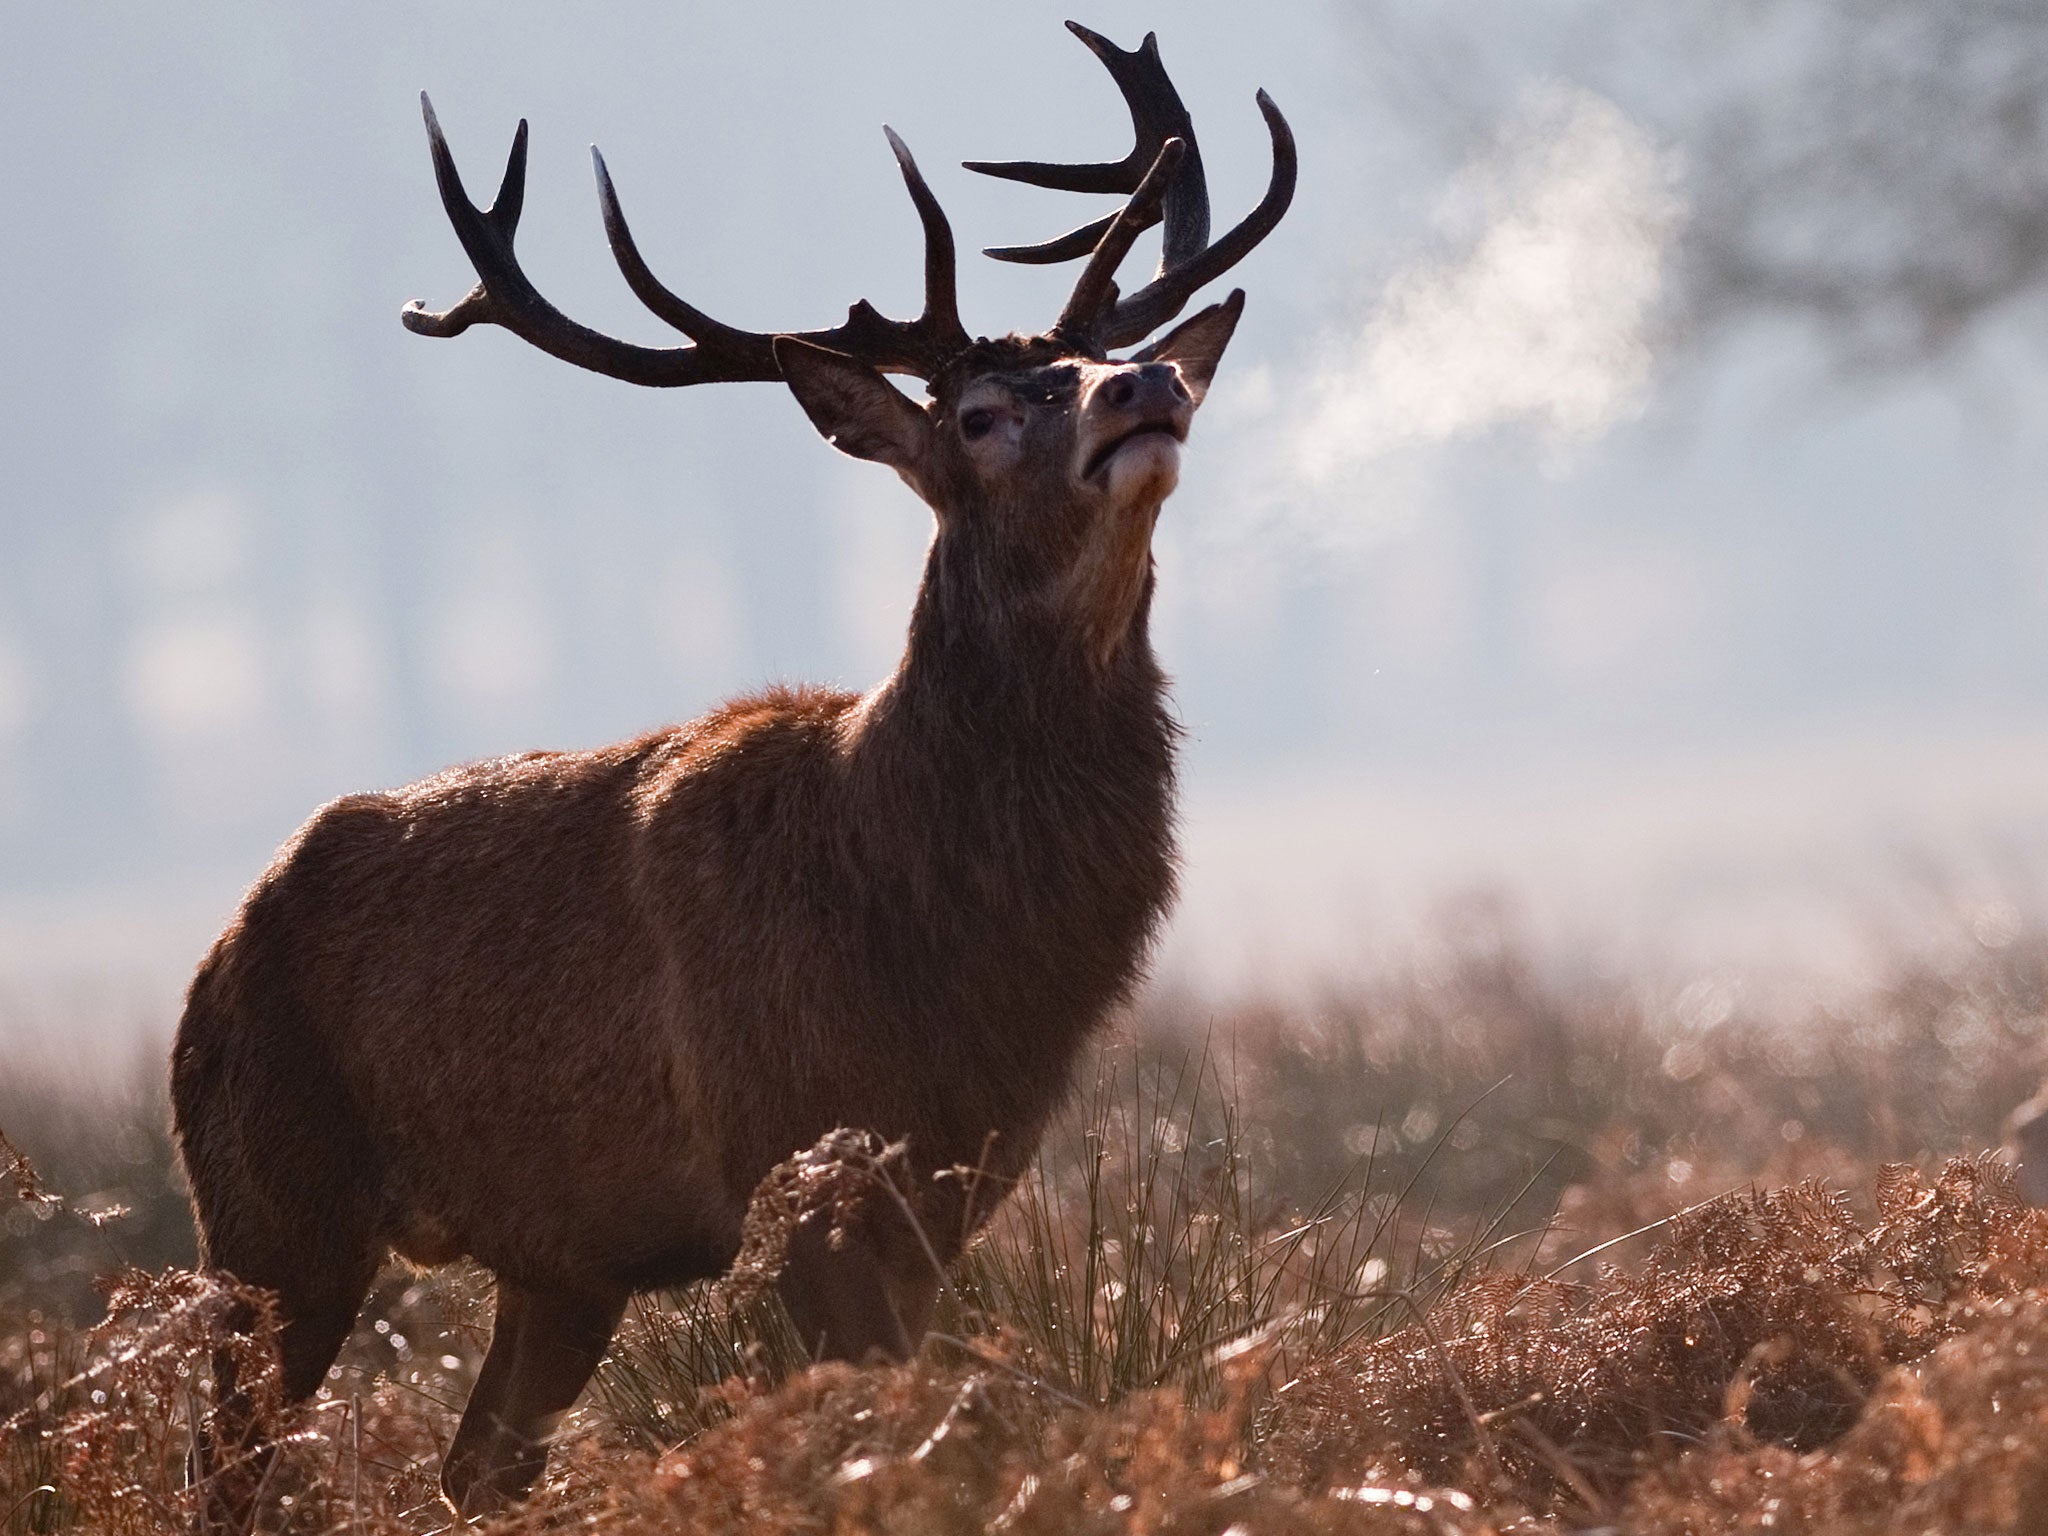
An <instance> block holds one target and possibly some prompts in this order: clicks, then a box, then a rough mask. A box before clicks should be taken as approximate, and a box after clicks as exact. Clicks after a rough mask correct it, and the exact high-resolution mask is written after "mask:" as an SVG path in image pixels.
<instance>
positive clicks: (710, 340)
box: [400, 92, 969, 387]
mask: <svg viewBox="0 0 2048 1536" xmlns="http://www.w3.org/2000/svg"><path fill="white" fill-rule="evenodd" d="M420 105H421V110H422V112H423V114H424V116H425V118H426V124H427V143H428V147H429V150H430V151H431V153H432V155H433V161H434V177H435V180H436V182H437V183H438V184H439V186H440V189H441V204H442V206H443V207H444V208H445V209H446V210H447V213H448V221H449V223H450V224H452V225H453V226H454V229H455V234H456V238H457V239H459V240H460V241H461V242H462V248H463V250H464V251H465V252H467V253H468V255H469V259H470V262H471V264H472V265H473V266H474V267H475V268H476V270H477V276H478V277H479V279H480V281H479V282H478V283H477V285H476V287H474V288H472V289H471V290H470V291H469V292H468V293H467V294H466V295H464V296H463V298H462V299H461V300H460V301H459V302H457V303H456V304H455V305H453V306H452V307H451V308H449V309H446V310H442V311H439V312H436V311H431V310H429V309H427V308H426V306H425V305H423V304H421V303H420V301H419V300H417V299H414V300H413V301H411V302H410V303H408V304H407V305H406V306H405V310H404V312H403V314H402V315H401V316H400V318H401V319H403V320H404V322H405V324H406V328H407V329H408V330H412V331H416V332H418V333H419V334H421V335H423V336H459V335H461V334H462V332H464V331H466V330H468V329H469V327H470V326H472V325H477V324H488V325H499V326H503V327H504V328H505V329H506V330H509V331H511V332H512V333H513V334H514V335H516V336H518V337H520V338H521V339H522V340H524V341H527V342H530V343H532V344H533V345H534V346H536V347H539V348H540V349H541V350H542V351H543V352H547V353H549V354H550V355H552V356H554V357H559V358H561V359H562V360H563V361H565V362H570V363H574V364H576V365H577V366H578V367H582V368H588V369H591V370H592V371H594V372H597V373H602V374H607V375H609V376H610V377H612V378H615V379H623V380H625V381H626V382H627V383H629V384H649V385H655V386H663V387H675V386H681V385H688V384H709V383H722V382H741V381H766V380H773V379H779V378H781V377H782V370H781V368H780V366H778V365H777V363H776V361H775V346H774V343H775V337H774V335H772V334H768V333H764V332H758V331H746V330H741V329H739V328H738V327H737V326H731V325H727V324H725V323H724V322H723V321H720V320H715V319H713V318H712V317H711V316H710V315H707V314H705V313H704V311H702V310H701V309H698V308H697V307H696V306H695V305H694V304H691V303H689V302H688V301H687V300H685V299H683V298H681V297H679V296H678V295H677V294H675V293H673V292H671V291H670V290H669V289H668V288H667V287H665V286H664V285H663V284H662V282H661V280H660V279H659V278H657V277H655V275H654V273H653V271H652V269H650V268H649V267H648V265H647V262H646V260H645V259H644V258H643V257H642V256H641V254H640V249H639V247H638V246H637V245H636V244H635V243H634V240H633V233H632V230H631V229H630V228H628V227H627V224H626V215H625V212H624V210H623V209H622V208H621V207H620V205H619V195H618V189H617V188H616V187H614V186H613V185H612V178H611V172H610V170H609V169H608V168H607V167H606V165H605V163H604V156H602V155H601V154H599V153H598V152H597V150H596V148H595V147H594V146H593V147H592V149H591V152H590V153H591V161H592V165H593V168H594V170H595V171H596V175H597V195H598V203H599V206H600V208H601V210H602V212H603V215H604V228H605V236H606V239H607V240H608V241H609V243H610V245H611V249H612V257H613V259H614V260H615V261H617V262H618V265H619V271H620V273H621V274H623V275H624V277H625V279H626V284H627V286H628V287H630V288H631V289H632V290H633V293H634V295H635V297H637V298H638V299H639V300H640V302H641V303H643V304H645V305H646V306H647V307H648V309H650V310H652V311H653V312H654V314H655V315H656V316H658V317H659V318H660V319H662V320H663V321H665V322H666V323H668V324H669V325H672V326H674V327H675V328H676V329H677V330H679V331H681V332H682V333H683V334H684V335H685V336H688V337H689V338H690V340H691V341H692V342H693V343H694V345H692V346H688V347H643V346H639V345H636V344H635V343H633V342H628V341H619V340H617V339H615V338H613V337H610V336H606V335H604V334H602V333H601V332H598V331H593V330H591V329H589V328H588V327H587V326H583V325H579V324H578V323H577V322H576V321H574V320H571V319H570V318H569V317H568V316H567V315H564V314H563V313H562V312H561V311H560V310H558V309H556V308H555V307H554V306H553V305H552V304H550V303H548V301H547V300H546V299H544V298H542V297H541V296H540V293H539V292H538V290H536V289H535V288H534V286H533V284H532V282H531V281H530V280H529V279H528V278H527V276H526V273H525V272H524V271H523V270H522V269H521V268H520V265H519V262H518V259H517V257H516V256H514V254H513V250H512V241H513V236H514V235H515V234H516V232H517V230H518V226H519V214H520V210H521V207H522V205H523V204H524V202H525V197H526V138H527V133H526V124H525V122H524V121H522V122H521V123H520V125H519V131H518V133H517V134H515V135H514V137H513V140H512V153H511V156H510V158H509V159H508V160H507V162H506V165H505V177H504V181H503V182H502V184H501V185H500V186H499V188H498V198H497V201H496V202H494V203H493V204H492V205H491V206H490V207H489V208H488V209H479V208H478V207H477V206H476V205H475V204H474V203H472V202H471V201H470V200H469V194H468V193H467V192H465V191H464V190H463V186H462V178H461V175H460V174H459V173H458V172H457V171H456V169H455V157H454V155H453V154H452V153H451V152H450V150H449V148H448V140H447V136H446V135H445V134H443V133H442V131H441V124H440V120H439V119H438V118H437V117H436V116H435V114H434V107H433V103H432V102H431V101H429V100H428V99H427V97H426V94H425V93H424V92H422V93H421V95H420ZM884 131H885V132H887V131H888V130H884ZM889 143H890V146H891V147H892V148H893V149H894V150H895V152H896V161H897V164H898V166H899V167H900V168H901V170H902V172H903V179H904V183H905V184H906V185H907V186H908V187H909V189H910V196H911V200H912V201H913V202H914V203H915V204H916V205H917V211H918V217H919V219H920V220H921V221H922V223H923V226H924V243H925V306H924V313H923V314H921V315H920V316H919V317H918V318H917V319H915V320H908V321H906V320H890V319H888V318H886V317H884V316H883V315H882V314H881V313H880V312H878V311H877V310H876V309H875V307H874V306H873V305H871V304H869V303H868V302H867V301H866V300H865V299H863V300H861V301H860V302H859V303H857V304H855V305H854V306H853V308H852V309H851V310H849V311H848V312H847V316H846V321H845V323H844V324H842V325H838V326H834V327H832V328H830V329H828V330H816V331H795V332H790V333H788V334H792V335H795V336H797V337H799V338H801V339H802V340H805V341H809V342H813V343H815V344H817V345H819V346H824V347H831V348H833V349H834V350H836V351H841V352H846V353H849V354H851V355H852V356H855V357H859V358H861V359H863V360H865V361H866V362H869V363H872V364H873V365H874V366H875V367H877V368H882V369H886V370H888V371H890V372H894V373H908V374H914V375H916V376H917V377H920V378H926V379H929V378H932V377H933V376H935V375H936V373H937V372H938V370H939V369H940V368H941V367H943V366H944V364H945V362H946V361H947V359H949V358H951V357H952V356H954V355H955V354H956V353H958V352H959V351H960V350H961V349H962V348H964V347H966V346H967V345H968V344H969V337H968V336H967V333H966V331H965V329H964V328H963V327H962V326H961V323H960V309H959V300H958V297H957V293H956V288H955V282H954V263H955V252H954V247H953V231H952V228H951V226H949V225H948V224H947V222H946V215H945V211H944V210H943V209H941V208H940V207H939V202H938V199H937V198H936V197H934V196H933V195H932V191H931V188H930V187H929V186H927V185H926V184H925V180H924V177H923V176H922V175H921V174H919V172H918V169H917V163H916V162H915V161H914V160H912V159H911V157H910V151H909V150H908V149H907V148H906V147H905V146H904V144H903V141H902V140H901V139H899V138H898V137H897V136H896V135H895V134H894V133H893V132H890V133H889Z"/></svg>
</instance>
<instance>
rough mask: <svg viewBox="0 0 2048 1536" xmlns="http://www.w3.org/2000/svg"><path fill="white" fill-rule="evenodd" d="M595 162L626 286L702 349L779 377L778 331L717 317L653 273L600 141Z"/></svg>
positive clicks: (607, 229)
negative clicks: (743, 326) (621, 203)
mask: <svg viewBox="0 0 2048 1536" xmlns="http://www.w3.org/2000/svg"><path fill="white" fill-rule="evenodd" d="M590 164H591V169H592V170H593V171H594V172H595V173H596V176H597V202H598V209H599V211H600V213H601V214H602V215H603V218H604V234H605V240H606V242H607V243H609V244H610V246H611V248H612V260H614V261H616V262H617V263H618V264H619V273H620V275H621V276H623V277H624V278H625V279H626V286H627V287H628V288H631V289H632V290H633V297H634V298H636V299H638V300H639V301H640V302H641V303H642V304H645V305H646V306H647V307H648V309H650V310H652V311H653V312H654V314H655V316H656V317H657V318H658V319H660V320H662V321H664V322H666V323H667V324H669V325H672V326H674V327H675V328H676V329H677V330H679V331H681V332H682V333H683V334H684V335H685V336H687V337H689V338H690V340H692V341H694V342H695V343H697V348H698V350H700V351H714V350H715V351H720V352H724V353H725V354H726V355H727V356H728V357H730V358H731V359H732V360H733V361H734V362H740V361H741V360H742V359H744V361H745V362H746V363H748V364H751V365H752V366H753V368H754V369H755V370H756V371H755V372H754V373H752V374H750V375H749V377H753V378H760V379H776V378H780V377H781V376H782V373H781V370H780V369H779V368H777V367H776V365H775V348H774V338H773V337H771V336H763V335H761V334H759V333H758V332H755V331H742V330H739V329H737V328H736V327H734V326H730V325H727V324H726V323H725V322H724V321H722V320H714V319H713V318H712V317H711V316H709V315H707V314H705V313H704V311H703V310H701V309H699V308H697V306H696V305H694V304H692V303H690V302H689V301H688V300H686V299H684V298H682V297H681V296H680V295H678V294H676V293H673V292H671V291H670V290H669V289H668V287H667V286H666V285H664V284H663V283H662V281H661V279H660V278H658V277H656V276H655V275H654V272H653V269H652V268H650V267H649V266H648V265H647V262H646V260H645V259H644V258H643V257H642V256H641V254H640V247H639V246H637V245H635V244H634V243H633V231H632V230H631V229H629V228H627V227H626V212H625V210H624V209H623V208H621V207H620V206H619V193H618V189H617V188H616V187H614V186H613V185H612V173H611V170H610V168H609V167H607V166H606V165H605V163H604V156H603V155H602V154H600V153H599V152H598V148H597V146H596V145H595V144H593V145H591V146H590Z"/></svg>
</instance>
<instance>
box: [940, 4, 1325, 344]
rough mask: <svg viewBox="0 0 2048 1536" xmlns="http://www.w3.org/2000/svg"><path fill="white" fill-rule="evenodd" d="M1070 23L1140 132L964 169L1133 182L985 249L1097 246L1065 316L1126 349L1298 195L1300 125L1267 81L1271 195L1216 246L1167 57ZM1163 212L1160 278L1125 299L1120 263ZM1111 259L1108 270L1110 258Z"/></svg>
mask: <svg viewBox="0 0 2048 1536" xmlns="http://www.w3.org/2000/svg"><path fill="white" fill-rule="evenodd" d="M1067 29H1068V30H1069V31H1070V32H1072V33H1073V34H1074V35H1075V36H1076V37H1078V38H1079V39H1080V40H1081V41H1082V42H1083V43H1085V44H1086V45H1087V46H1088V49H1089V51H1090V52H1092V53H1093V54H1094V55H1095V56H1096V57H1097V58H1098V59H1100V60H1102V62H1103V64H1104V66H1105V67H1106V68H1107V69H1108V70H1109V73H1110V76H1111V78H1112V79H1114V80H1115V81H1116V84H1117V88H1118V90H1120V91H1121V92H1122V93H1123V97H1124V103H1125V105H1127V106H1128V107H1129V108H1130V112H1131V126H1132V128H1133V130H1134V131H1135V133H1136V136H1137V142H1136V143H1135V144H1134V145H1133V146H1132V148H1131V151H1130V153H1129V154H1127V155H1125V156H1124V157H1123V159H1121V160H1114V161H1104V162H1101V163H1097V164H1090V165H1054V164H1049V163H1047V162H1045V161H1038V160H1008V161H989V160H969V161H968V162H966V165H967V169H969V170H970V171H979V172H981V173H982V174H983V175H987V176H1000V177H1002V178H1004V179H1005V180H1008V181H1021V182H1026V183H1028V184H1029V185H1031V186H1036V187H1050V188H1052V189H1054V190H1055V191H1062V192H1127V193H1131V194H1133V195H1132V197H1131V201H1130V202H1129V203H1127V204H1126V205H1125V207H1124V208H1123V210H1122V211H1121V212H1119V213H1114V214H1111V215H1109V216H1108V217H1106V218H1101V219H1096V220H1094V221H1093V222H1091V223H1088V224H1083V225H1082V226H1081V227H1080V228H1079V229H1075V230H1070V231H1068V232H1067V233H1066V234H1064V235H1061V236H1058V237H1057V238H1055V239H1052V240H1047V241H1045V242H1043V243H1042V244H1039V245H1023V246H997V247H992V248H991V249H989V250H988V251H987V252H986V254H987V255H990V256H993V257H995V258H996V259H997V260H998V261H1021V262H1056V261H1071V260H1073V259H1074V258H1076V257H1078V256H1091V260H1090V261H1089V264H1088V266H1087V268H1086V269H1084V270H1083V272H1082V275H1081V278H1080V281H1079V282H1077V283H1076V284H1075V288H1074V294H1073V297H1072V298H1070V299H1069V300H1068V301H1067V306H1066V309H1065V310H1064V311H1062V313H1061V316H1060V322H1059V323H1060V326H1062V327H1068V328H1069V329H1071V327H1072V324H1073V323H1091V322H1092V326H1093V331H1094V341H1095V344H1096V345H1097V346H1098V347H1102V348H1111V347H1125V346H1130V345H1131V344H1133V343H1134V342H1138V341H1142V340H1143V339H1144V338H1145V337H1147V336H1149V335H1150V334H1151V333H1152V332H1153V331H1155V330H1157V329H1158V328H1159V327H1160V326H1162V325H1164V324H1165V323H1166V322H1167V321H1169V320H1171V319H1172V318H1173V317H1174V316H1175V315H1177V314H1179V313H1180V312H1181V310H1182V309H1183V308H1184V307H1185V306H1186V304H1187V302H1188V300H1189V299H1190V298H1192V297H1193V296H1194V294H1195V292H1196V290H1197V289H1199V288H1201V287H1202V286H1203V285H1204V284H1206V283H1210V282H1213V281H1214V280H1215V279H1216V278H1218V277H1221V276H1222V275H1223V274H1224V273H1225V272H1227V271H1229V270H1230V269H1231V268H1232V267H1234V266H1236V265H1237V263H1238V262H1240V261H1242V260H1243V259H1244V258H1245V256H1246V255H1248V254H1249V253H1250V252H1251V250H1252V248H1253V247H1254V246H1256V245H1257V244H1258V243H1259V242H1260V241H1261V240H1263V239H1265V238H1266V236H1267V235H1268V234H1270V233H1271V232H1272V229H1273V226H1274V225H1276V224H1278V223H1279V222H1280V216H1281V215H1282V214H1284V213H1285V212H1286V211H1287V205H1288V203H1289V202H1291V201H1292V200H1293V198H1294V181H1295V170H1296V162H1295V152H1294V134H1293V132H1292V130H1290V129H1289V128H1288V126H1287V119H1286V118H1284V117H1282V116H1281V115H1280V109H1279V108H1278V107H1277V106H1275V105H1274V104H1273V98H1272V97H1270V96H1268V95H1267V94H1266V93H1265V92H1264V91H1260V92H1259V93H1258V103H1259V111H1260V112H1261V113H1262V114H1264V116H1265V119H1266V130H1267V132H1268V133H1269V134H1270V135H1271V136H1272V140H1273V174H1272V178H1271V180H1270V181H1269V182H1268V183H1267V186H1266V195H1265V196H1264V197H1262V198H1261V199H1260V200H1259V203H1258V206H1257V207H1255V208H1254V209H1252V211H1251V212H1250V213H1249V214H1247V215H1246V216H1245V217H1244V219H1243V220H1242V221H1241V222H1239V223H1238V224H1237V225H1236V226H1235V227H1234V228H1232V229H1231V230H1230V232H1229V233H1228V234H1226V235H1224V237H1223V238H1222V239H1221V240H1218V241H1217V242H1216V243H1215V244H1213V245H1211V244H1210V243H1209V187H1208V180H1207V177H1206V175H1205V174H1204V172H1203V170H1202V156H1201V151H1200V150H1199V149H1198V148H1196V145H1195V130H1194V123H1193V121H1192V120H1191V119H1190V118H1189V116H1188V111H1187V108H1186V106H1185V105H1183V104H1182V102H1181V99H1180V93H1179V92H1178V91H1176V90H1175V89H1174V86H1173V81H1172V80H1171V79H1169V78H1168V76H1167V73H1166V67H1165V65H1164V64H1162V63H1161V62H1160V58H1159V40H1158V38H1157V36H1156V35H1155V34H1153V33H1150V32H1148V33H1146V34H1145V40H1144V42H1142V43H1140V44H1139V45H1138V47H1136V48H1135V49H1130V50H1126V49H1122V48H1119V47H1117V46H1116V44H1114V43H1112V42H1111V41H1109V39H1108V38H1106V37H1103V36H1102V35H1101V34H1100V33H1098V32H1091V31H1090V30H1089V29H1088V28H1086V27H1084V26H1082V25H1081V24H1080V23H1079V22H1073V21H1070V22H1068V23H1067ZM1176 141H1177V142H1179V143H1180V144H1182V145H1183V146H1185V147H1184V148H1183V149H1182V150H1181V151H1179V153H1178V155H1177V164H1176V165H1172V166H1168V167H1167V170H1166V173H1165V176H1166V184H1165V185H1164V186H1163V187H1161V188H1156V189H1147V188H1146V183H1147V182H1148V181H1149V180H1150V179H1151V173H1152V172H1153V171H1154V170H1157V169H1158V168H1159V166H1160V164H1161V161H1162V158H1163V156H1164V155H1165V154H1166V152H1167V150H1168V148H1169V147H1170V146H1172V145H1173V144H1174V143H1175V142H1176ZM1162 217H1163V218H1164V219H1165V221H1166V233H1165V239H1164V248H1163V250H1162V251H1161V255H1160V263H1159V271H1158V273H1157V275H1156V276H1155V277H1154V279H1153V280H1152V281H1151V282H1150V283H1148V284H1146V285H1145V286H1144V287H1143V288H1140V289H1139V290H1138V291H1137V292H1136V293H1134V294H1132V295H1130V297H1128V298H1115V297H1114V293H1115V285H1114V283H1112V282H1110V281H1109V278H1111V277H1113V276H1114V273H1115V267H1116V264H1117V262H1119V261H1121V260H1122V258H1123V256H1124V254H1125V253H1126V252H1127V251H1129V249H1130V246H1131V242H1132V240H1134V239H1135V238H1136V237H1137V235H1138V234H1139V233H1141V232H1142V231H1144V230H1145V229H1148V228H1150V227H1151V226H1152V225H1153V224H1156V223H1158V222H1159V221H1160V219H1161V218H1162ZM1105 259H1106V260H1107V270H1100V269H1102V268H1103V265H1104V261H1105ZM1090 301H1093V302H1095V303H1097V304H1098V305H1099V308H1098V309H1097V310H1094V311H1091V312H1088V313H1085V314H1083V315H1081V316H1078V317H1077V316H1075V315H1074V313H1073V312H1074V311H1075V310H1076V308H1077V306H1081V305H1084V304H1085V303H1087V302H1090Z"/></svg>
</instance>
